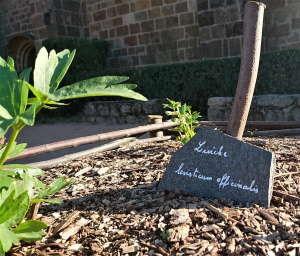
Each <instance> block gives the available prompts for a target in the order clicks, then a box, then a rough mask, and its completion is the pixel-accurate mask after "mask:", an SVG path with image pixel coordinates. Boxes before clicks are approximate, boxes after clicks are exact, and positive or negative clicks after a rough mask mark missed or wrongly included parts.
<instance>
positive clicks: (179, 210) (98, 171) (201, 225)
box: [11, 138, 300, 256]
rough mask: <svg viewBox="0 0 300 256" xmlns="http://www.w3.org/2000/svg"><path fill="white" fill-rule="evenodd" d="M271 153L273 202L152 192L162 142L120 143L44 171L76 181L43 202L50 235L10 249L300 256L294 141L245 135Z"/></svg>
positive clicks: (169, 146)
mask: <svg viewBox="0 0 300 256" xmlns="http://www.w3.org/2000/svg"><path fill="white" fill-rule="evenodd" d="M245 140H246V141H248V142H250V143H253V144H255V145H258V146H260V147H263V148H265V149H268V150H270V151H272V152H274V153H275V154H276V157H277V169H276V171H277V173H276V178H275V184H274V189H275V192H274V195H273V198H272V203H271V207H270V208H268V209H266V208H261V207H259V206H257V205H254V206H250V207H248V208H247V207H245V206H239V205H237V204H234V203H230V202H226V201H222V200H213V199H208V198H198V197H193V196H191V195H188V194H182V193H180V192H158V191H156V184H157V182H158V181H159V179H160V178H161V176H162V174H163V172H164V170H165V167H166V165H167V163H168V162H169V160H170V157H171V155H172V154H173V153H174V152H175V151H176V150H177V149H178V148H179V147H180V146H181V145H180V144H179V143H178V142H174V141H167V142H163V143H152V144H144V145H135V146H131V147H124V148H120V149H118V150H113V151H109V152H105V153H101V154H96V155H93V156H90V157H88V158H83V159H78V160H76V161H72V162H70V163H68V164H65V165H62V166H57V167H56V168H52V169H49V170H47V171H46V178H45V179H46V181H49V182H50V181H52V180H53V179H54V178H57V177H60V176H61V175H63V176H67V177H75V180H76V182H75V183H74V184H73V185H72V186H70V187H69V188H67V189H66V190H64V191H62V192H61V193H60V194H59V195H58V197H59V198H62V199H63V200H64V202H63V204H61V205H44V206H42V207H41V208H40V211H39V213H40V214H39V215H38V217H39V218H40V219H42V220H43V221H45V222H47V223H48V224H49V228H48V230H47V231H48V235H47V236H46V237H45V238H44V239H43V240H42V241H39V242H36V243H35V244H31V245H28V244H22V245H21V246H16V247H14V248H13V250H12V252H11V255H15V256H16V255H49V256H50V255H114V256H115V255H163V256H167V255H268V256H272V255H300V250H299V248H300V207H299V201H300V198H298V194H299V190H300V186H299V182H300V169H299V166H300V140H297V139H287V138H284V139H281V138H272V139H263V138H248V139H245Z"/></svg>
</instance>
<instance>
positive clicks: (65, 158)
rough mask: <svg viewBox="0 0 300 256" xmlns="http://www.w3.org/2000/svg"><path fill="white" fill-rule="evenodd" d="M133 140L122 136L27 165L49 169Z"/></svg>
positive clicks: (133, 139)
mask: <svg viewBox="0 0 300 256" xmlns="http://www.w3.org/2000/svg"><path fill="white" fill-rule="evenodd" d="M133 141H135V138H124V139H120V140H116V141H113V142H110V143H107V144H105V145H102V146H100V147H95V148H92V149H88V150H84V151H80V152H77V153H73V154H68V155H64V156H62V157H58V158H54V159H50V160H46V161H41V162H36V163H30V164H28V165H29V166H32V167H35V168H41V169H49V168H52V167H54V166H56V165H58V164H62V163H65V162H69V161H72V160H74V159H77V158H80V157H85V156H88V155H91V154H95V153H100V152H104V151H107V150H112V149H116V148H118V147H120V146H124V145H126V144H128V143H130V142H133Z"/></svg>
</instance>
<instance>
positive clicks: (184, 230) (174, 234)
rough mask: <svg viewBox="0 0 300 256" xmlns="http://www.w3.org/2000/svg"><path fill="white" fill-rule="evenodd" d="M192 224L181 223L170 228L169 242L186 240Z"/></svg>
mask: <svg viewBox="0 0 300 256" xmlns="http://www.w3.org/2000/svg"><path fill="white" fill-rule="evenodd" d="M189 231H190V226H189V225H180V226H177V227H175V228H172V229H169V235H168V237H167V239H168V241H169V242H179V241H184V240H185V239H186V238H187V237H188V236H189Z"/></svg>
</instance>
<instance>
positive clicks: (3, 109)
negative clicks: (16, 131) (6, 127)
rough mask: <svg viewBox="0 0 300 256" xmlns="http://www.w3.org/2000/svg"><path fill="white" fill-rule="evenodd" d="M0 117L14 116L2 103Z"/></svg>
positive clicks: (8, 117)
mask: <svg viewBox="0 0 300 256" xmlns="http://www.w3.org/2000/svg"><path fill="white" fill-rule="evenodd" d="M0 117H2V118H4V119H12V118H13V117H12V116H11V115H10V114H9V112H8V111H7V110H6V109H5V108H4V107H2V106H1V105H0Z"/></svg>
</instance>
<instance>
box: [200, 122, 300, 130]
mask: <svg viewBox="0 0 300 256" xmlns="http://www.w3.org/2000/svg"><path fill="white" fill-rule="evenodd" d="M227 123H228V122H227V121H201V122H199V125H204V126H227ZM246 127H247V128H253V129H262V130H268V129H272V130H279V129H288V128H300V122H299V121H276V122H275V121H248V122H247V124H246Z"/></svg>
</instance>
